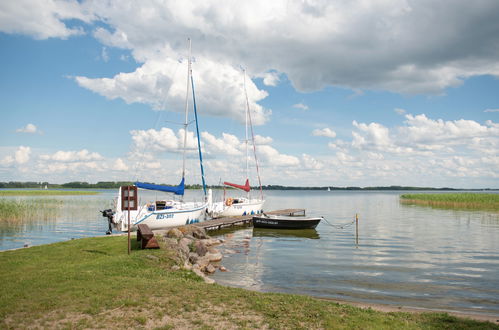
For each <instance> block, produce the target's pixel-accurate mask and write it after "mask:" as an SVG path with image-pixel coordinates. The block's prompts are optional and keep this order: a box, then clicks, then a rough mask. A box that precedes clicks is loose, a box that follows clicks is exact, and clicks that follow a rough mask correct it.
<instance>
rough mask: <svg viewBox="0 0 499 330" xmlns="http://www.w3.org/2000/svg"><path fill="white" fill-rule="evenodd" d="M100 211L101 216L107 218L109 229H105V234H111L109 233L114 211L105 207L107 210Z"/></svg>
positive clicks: (111, 229)
mask: <svg viewBox="0 0 499 330" xmlns="http://www.w3.org/2000/svg"><path fill="white" fill-rule="evenodd" d="M101 213H102V216H103V217H105V218H107V223H108V225H109V229H108V231H106V235H111V233H112V232H113V227H112V223H113V215H114V212H113V210H111V209H107V210H104V211H101Z"/></svg>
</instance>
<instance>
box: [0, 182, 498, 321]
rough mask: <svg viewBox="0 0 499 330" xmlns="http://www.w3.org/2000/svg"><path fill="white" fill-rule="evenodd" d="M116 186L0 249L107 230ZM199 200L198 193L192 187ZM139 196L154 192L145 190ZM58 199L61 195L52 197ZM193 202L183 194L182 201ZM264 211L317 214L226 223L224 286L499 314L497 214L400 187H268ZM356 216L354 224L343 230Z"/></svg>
mask: <svg viewBox="0 0 499 330" xmlns="http://www.w3.org/2000/svg"><path fill="white" fill-rule="evenodd" d="M115 194H116V191H114V190H113V191H107V192H106V191H104V192H103V193H102V194H101V195H97V196H76V197H75V196H67V197H66V196H64V197H61V199H62V200H63V206H62V207H61V208H60V209H58V213H57V215H56V216H55V219H51V220H47V221H34V222H31V223H30V224H29V225H27V226H26V227H12V228H10V229H9V227H2V226H0V249H10V248H18V247H22V246H23V244H24V243H26V242H27V243H29V244H30V245H36V244H45V243H51V242H56V241H62V240H68V239H71V238H73V237H74V238H77V237H85V236H100V235H105V232H106V230H107V222H106V219H105V218H103V217H102V216H101V214H100V213H99V210H103V209H106V208H111V207H112V200H113V197H115ZM189 194H192V195H193V197H194V198H197V197H199V198H201V199H202V192H201V191H189ZM142 198H144V200H148V198H150V199H151V200H154V199H155V198H156V196H155V195H152V194H149V195H147V194H144V195H143V196H142ZM58 199H59V197H58ZM189 200H190V198H189ZM266 200H267V204H266V205H265V210H275V209H285V208H305V209H306V210H307V214H308V215H310V216H324V217H326V219H327V220H328V222H330V223H331V224H333V225H336V226H329V225H327V224H326V223H323V222H321V223H320V224H319V226H317V228H316V229H314V230H313V231H306V232H303V231H293V232H292V233H287V232H286V231H284V232H283V231H280V230H279V231H277V230H272V229H263V228H262V229H253V228H251V227H244V228H242V229H240V230H234V229H232V230H224V231H220V232H217V233H216V234H213V235H215V236H216V235H218V236H220V237H222V238H224V239H225V240H226V243H225V244H224V245H223V246H222V247H220V250H221V252H222V254H223V255H224V259H223V261H222V264H223V265H224V266H225V267H226V268H227V269H228V270H229V271H228V272H225V273H224V272H217V273H215V274H214V275H213V277H214V278H215V280H216V281H217V282H219V283H221V284H226V285H231V286H237V287H243V288H248V289H253V290H259V291H279V292H290V293H298V294H308V295H314V296H320V297H325V298H333V299H334V298H337V299H342V300H352V301H362V302H368V303H385V304H394V305H405V306H413V307H423V308H436V309H444V310H458V311H475V312H477V311H481V312H486V313H493V314H498V315H499V214H497V213H492V212H483V211H461V210H458V211H456V210H445V209H433V208H426V207H418V206H411V205H401V204H400V203H399V192H366V191H363V192H329V193H328V192H325V191H323V192H320V191H307V192H303V191H269V192H266ZM357 213H358V214H359V243H358V245H356V235H355V226H349V227H344V228H339V227H342V225H344V224H346V223H348V222H351V221H352V219H354V217H355V214H357Z"/></svg>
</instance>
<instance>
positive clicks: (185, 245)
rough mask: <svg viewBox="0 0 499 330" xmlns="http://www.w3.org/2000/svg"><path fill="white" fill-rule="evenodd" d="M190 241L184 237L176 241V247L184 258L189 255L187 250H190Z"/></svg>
mask: <svg viewBox="0 0 499 330" xmlns="http://www.w3.org/2000/svg"><path fill="white" fill-rule="evenodd" d="M191 243H192V240H190V239H188V238H185V237H183V238H181V239H180V241H179V242H178V248H179V250H180V252H181V253H182V256H183V257H184V258H185V259H187V258H188V257H189V252H191V250H190V245H191Z"/></svg>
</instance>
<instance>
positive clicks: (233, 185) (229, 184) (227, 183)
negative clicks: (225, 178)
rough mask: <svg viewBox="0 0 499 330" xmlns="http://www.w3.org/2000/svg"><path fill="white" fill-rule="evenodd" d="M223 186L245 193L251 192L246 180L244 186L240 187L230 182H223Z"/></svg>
mask: <svg viewBox="0 0 499 330" xmlns="http://www.w3.org/2000/svg"><path fill="white" fill-rule="evenodd" d="M224 185H227V186H231V187H234V188H237V189H241V190H244V191H246V192H249V191H250V190H251V187H250V184H249V180H248V179H246V183H245V184H244V186H241V185H240V184H235V183H230V182H224Z"/></svg>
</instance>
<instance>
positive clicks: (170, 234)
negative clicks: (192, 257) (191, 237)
mask: <svg viewBox="0 0 499 330" xmlns="http://www.w3.org/2000/svg"><path fill="white" fill-rule="evenodd" d="M183 236H184V234H182V232H181V231H180V230H178V229H177V228H172V229H170V230H169V231H168V232H167V233H166V237H169V238H177V239H178V238H182V237H183Z"/></svg>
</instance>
